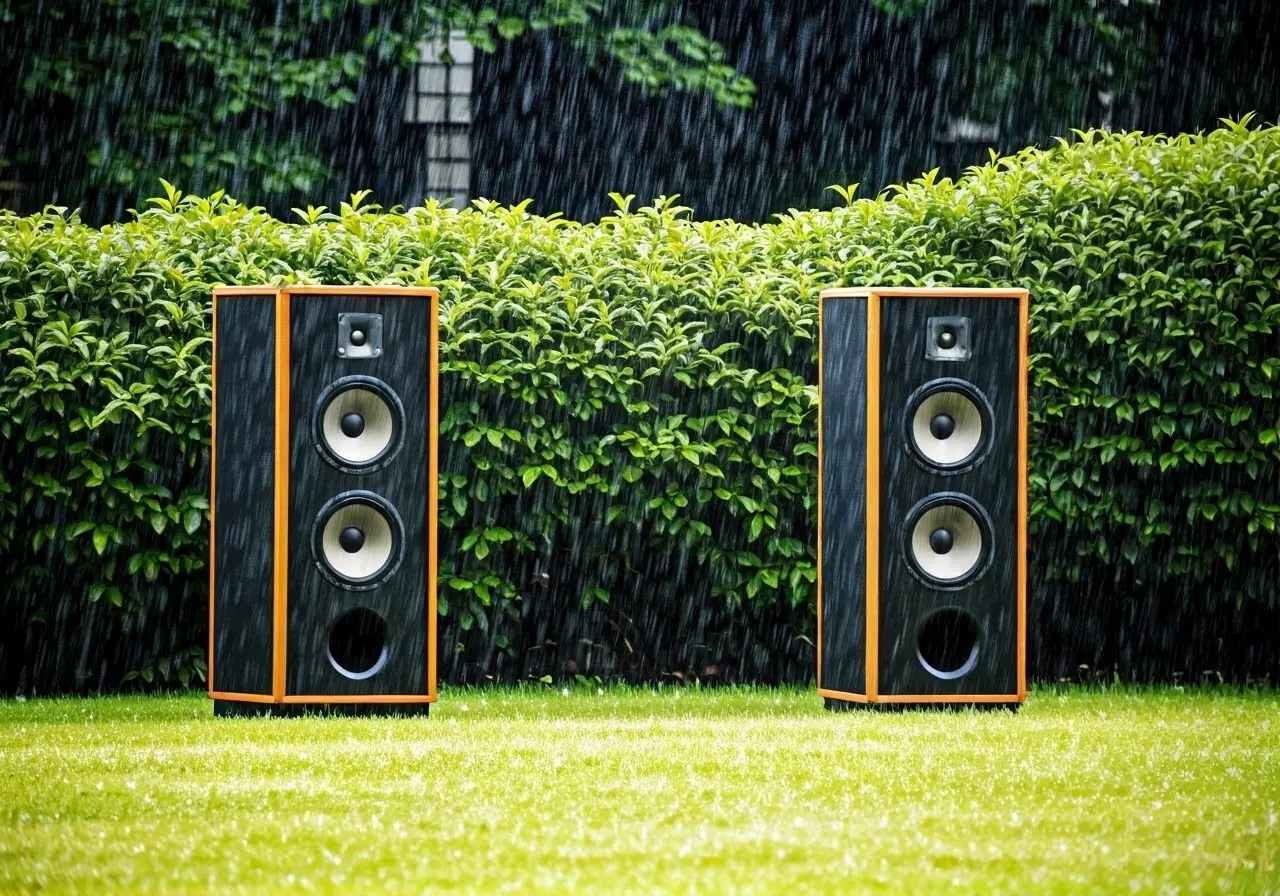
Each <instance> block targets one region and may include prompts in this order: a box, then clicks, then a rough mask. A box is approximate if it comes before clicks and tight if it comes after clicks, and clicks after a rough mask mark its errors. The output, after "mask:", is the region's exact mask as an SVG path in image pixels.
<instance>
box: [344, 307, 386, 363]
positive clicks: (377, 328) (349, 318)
mask: <svg viewBox="0 0 1280 896" xmlns="http://www.w3.org/2000/svg"><path fill="white" fill-rule="evenodd" d="M381 356H382V315H381V314H364V313H361V312H355V311H347V312H344V313H342V314H339V315H338V357H339V358H347V359H348V360H351V359H358V358H378V357H381Z"/></svg>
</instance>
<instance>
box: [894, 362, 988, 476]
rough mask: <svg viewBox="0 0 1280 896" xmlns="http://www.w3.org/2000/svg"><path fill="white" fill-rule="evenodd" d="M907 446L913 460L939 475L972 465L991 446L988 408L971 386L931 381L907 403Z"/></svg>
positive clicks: (940, 380)
mask: <svg viewBox="0 0 1280 896" xmlns="http://www.w3.org/2000/svg"><path fill="white" fill-rule="evenodd" d="M905 424H906V437H907V444H908V445H910V446H911V452H912V454H913V455H914V456H915V458H916V460H918V461H919V462H921V463H922V464H924V465H925V466H926V467H928V468H929V469H932V470H935V471H937V472H942V473H959V472H961V471H963V470H968V469H970V468H972V467H973V466H974V465H976V464H977V463H978V462H979V461H980V460H982V458H983V457H984V456H985V455H986V453H987V449H988V448H989V447H990V444H991V407H990V405H988V404H987V400H986V398H985V397H984V396H983V394H982V393H981V392H980V391H978V389H977V388H975V387H974V386H973V384H972V383H968V382H965V381H964V380H960V379H953V378H950V377H948V378H945V379H938V380H932V381H930V382H928V383H925V384H924V385H923V386H921V387H920V388H919V389H917V390H916V391H915V392H914V393H913V394H912V396H911V398H910V399H909V400H908V401H907V413H906V418H905Z"/></svg>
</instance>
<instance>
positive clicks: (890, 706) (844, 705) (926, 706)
mask: <svg viewBox="0 0 1280 896" xmlns="http://www.w3.org/2000/svg"><path fill="white" fill-rule="evenodd" d="M822 702H823V707H824V708H825V709H826V710H828V711H829V712H851V711H855V710H864V711H867V712H958V711H960V710H962V709H976V710H986V711H990V712H995V711H997V710H1002V709H1006V710H1009V711H1010V712H1017V711H1018V710H1019V709H1021V708H1022V704H1021V703H979V702H972V703H965V702H964V701H960V700H957V701H956V702H954V703H857V702H854V701H852V700H835V699H832V698H831V697H823V698H822Z"/></svg>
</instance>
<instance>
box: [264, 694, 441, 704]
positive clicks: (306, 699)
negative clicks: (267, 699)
mask: <svg viewBox="0 0 1280 896" xmlns="http://www.w3.org/2000/svg"><path fill="white" fill-rule="evenodd" d="M277 702H282V703H435V702H436V698H435V697H434V696H431V695H430V694H372V695H368V696H366V695H363V694H340V695H338V694H335V695H325V694H288V695H286V696H285V698H284V700H282V701H277Z"/></svg>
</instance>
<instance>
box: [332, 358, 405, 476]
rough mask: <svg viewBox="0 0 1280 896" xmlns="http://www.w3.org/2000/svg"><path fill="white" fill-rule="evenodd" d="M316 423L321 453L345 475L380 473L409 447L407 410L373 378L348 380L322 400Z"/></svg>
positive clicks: (343, 378)
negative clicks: (403, 446) (402, 446)
mask: <svg viewBox="0 0 1280 896" xmlns="http://www.w3.org/2000/svg"><path fill="white" fill-rule="evenodd" d="M313 418H314V430H315V431H314V441H315V445H316V450H318V451H319V452H320V454H321V456H323V457H324V459H325V460H327V461H328V462H329V463H330V464H332V465H333V466H335V467H337V468H338V469H339V470H342V471H343V472H345V473H367V472H370V471H373V470H377V469H379V468H380V467H382V466H383V465H384V464H386V463H387V462H388V461H390V460H391V459H392V458H393V457H395V455H396V452H398V451H399V450H400V446H401V444H402V442H403V441H404V405H403V404H401V403H400V398H399V396H397V395H396V394H395V392H394V391H392V389H391V387H390V386H388V385H387V384H386V383H384V382H382V380H379V379H376V378H375V377H371V376H360V375H353V376H344V377H342V378H341V379H339V380H337V381H336V382H334V383H331V384H330V385H329V387H328V388H327V389H325V390H324V392H322V393H321V395H320V400H319V401H318V402H317V403H316V409H315V413H314V415H313Z"/></svg>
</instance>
